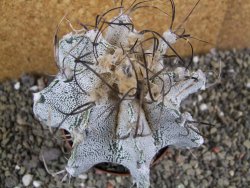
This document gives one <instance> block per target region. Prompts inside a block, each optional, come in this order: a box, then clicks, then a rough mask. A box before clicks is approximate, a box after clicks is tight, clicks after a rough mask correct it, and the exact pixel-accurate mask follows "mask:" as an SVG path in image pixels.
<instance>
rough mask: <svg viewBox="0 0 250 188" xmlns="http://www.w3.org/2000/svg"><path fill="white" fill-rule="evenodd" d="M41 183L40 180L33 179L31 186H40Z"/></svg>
mask: <svg viewBox="0 0 250 188" xmlns="http://www.w3.org/2000/svg"><path fill="white" fill-rule="evenodd" d="M41 185H42V182H41V181H38V180H34V181H33V186H34V187H40V186H41Z"/></svg>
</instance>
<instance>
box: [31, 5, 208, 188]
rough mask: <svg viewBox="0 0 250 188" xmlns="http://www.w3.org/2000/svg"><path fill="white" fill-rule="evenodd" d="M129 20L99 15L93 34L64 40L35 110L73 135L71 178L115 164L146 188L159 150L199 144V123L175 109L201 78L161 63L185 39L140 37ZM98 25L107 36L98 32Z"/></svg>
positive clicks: (166, 34) (127, 16)
mask: <svg viewBox="0 0 250 188" xmlns="http://www.w3.org/2000/svg"><path fill="white" fill-rule="evenodd" d="M171 2H172V1H171ZM121 10H123V9H122V8H121ZM130 14H131V12H126V11H121V13H120V14H119V15H118V16H116V17H114V18H113V19H112V20H111V21H110V22H105V20H104V18H103V17H102V16H99V17H98V18H99V19H97V22H96V27H95V28H94V29H92V30H87V29H86V30H84V31H81V32H71V33H69V34H67V35H65V36H64V37H63V38H62V39H61V40H60V41H59V42H58V47H57V48H56V54H57V60H58V62H57V65H58V67H59V73H58V74H57V75H56V77H55V79H54V80H53V81H52V82H51V83H50V84H49V86H48V87H47V88H45V89H44V90H42V91H40V92H39V93H36V94H34V107H33V110H34V114H35V116H36V117H37V118H38V119H39V120H40V122H41V123H42V124H44V125H46V126H50V127H54V128H57V129H65V130H67V131H68V132H69V133H70V135H71V138H72V139H73V146H72V153H71V157H70V158H69V160H68V163H67V166H66V167H65V169H66V171H67V172H68V173H69V174H70V175H71V176H78V175H79V174H81V173H83V172H86V171H87V170H89V169H90V168H91V167H93V166H94V165H96V164H99V163H103V162H107V163H115V164H119V165H123V166H124V167H126V168H127V169H129V171H130V174H131V175H132V177H133V180H134V183H135V184H136V185H137V187H149V185H150V181H149V179H150V178H149V174H150V173H149V172H150V165H151V163H152V160H153V159H154V157H155V155H156V154H157V153H158V152H159V151H160V150H161V149H162V148H165V147H166V146H170V145H172V146H175V147H177V148H194V147H199V146H200V145H201V144H202V143H203V137H202V136H201V134H200V133H199V131H198V129H197V128H196V125H197V122H196V121H194V120H193V118H192V116H191V115H190V114H189V113H187V112H181V111H180V109H179V108H180V104H181V101H182V100H184V99H185V98H186V97H187V96H188V95H190V94H192V93H195V92H197V91H198V90H200V89H204V86H205V82H206V78H205V75H204V73H203V72H202V71H201V70H197V71H194V72H190V71H189V70H188V66H186V65H185V64H182V65H181V66H178V67H177V68H175V69H171V67H170V66H169V65H168V64H167V63H166V58H167V57H166V56H164V54H166V52H167V51H173V52H175V53H176V51H175V50H174V49H173V48H172V45H173V44H174V43H176V42H177V40H179V39H181V38H182V37H181V36H180V35H177V34H176V33H175V32H173V31H172V26H171V28H170V29H169V30H168V31H166V32H164V33H163V35H162V36H161V35H159V34H158V33H157V32H154V31H151V30H142V31H137V30H135V28H134V25H133V22H132V20H131V18H130ZM102 22H103V23H104V22H105V23H106V24H108V25H107V30H106V33H105V34H103V33H104V32H103V29H102V28H100V27H99V29H98V27H97V26H99V25H100V24H101V23H102ZM149 34H150V35H151V36H152V37H150V38H147V37H146V35H149ZM183 38H184V37H183ZM145 43H147V44H150V45H145ZM177 57H178V58H179V59H180V60H182V58H181V57H180V56H179V55H178V54H177Z"/></svg>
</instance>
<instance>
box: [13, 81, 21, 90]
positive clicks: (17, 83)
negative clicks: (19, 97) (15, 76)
mask: <svg viewBox="0 0 250 188" xmlns="http://www.w3.org/2000/svg"><path fill="white" fill-rule="evenodd" d="M14 88H15V90H19V89H20V82H16V83H15V85H14Z"/></svg>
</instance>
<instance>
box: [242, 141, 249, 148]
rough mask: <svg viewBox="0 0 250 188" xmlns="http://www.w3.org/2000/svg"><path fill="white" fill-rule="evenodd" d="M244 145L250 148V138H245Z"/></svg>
mask: <svg viewBox="0 0 250 188" xmlns="http://www.w3.org/2000/svg"><path fill="white" fill-rule="evenodd" d="M243 145H244V146H245V147H246V148H247V149H250V141H249V140H245V141H244V143H243Z"/></svg>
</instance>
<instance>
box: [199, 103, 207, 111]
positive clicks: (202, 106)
mask: <svg viewBox="0 0 250 188" xmlns="http://www.w3.org/2000/svg"><path fill="white" fill-rule="evenodd" d="M207 109H208V106H207V105H206V104H205V103H202V104H201V105H200V110H201V111H205V110H207Z"/></svg>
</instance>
